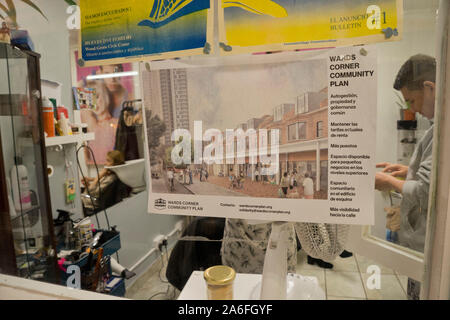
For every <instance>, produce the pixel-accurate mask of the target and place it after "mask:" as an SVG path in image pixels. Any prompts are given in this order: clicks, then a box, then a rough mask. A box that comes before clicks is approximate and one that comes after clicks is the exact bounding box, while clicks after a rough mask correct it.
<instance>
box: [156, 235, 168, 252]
mask: <svg viewBox="0 0 450 320" xmlns="http://www.w3.org/2000/svg"><path fill="white" fill-rule="evenodd" d="M165 238H166V237H165V236H164V235H162V234H158V235H157V236H156V237H154V238H153V246H154V247H155V248H156V250H159V251H162V246H163V245H164V240H165Z"/></svg>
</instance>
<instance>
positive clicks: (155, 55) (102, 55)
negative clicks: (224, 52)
mask: <svg viewBox="0 0 450 320" xmlns="http://www.w3.org/2000/svg"><path fill="white" fill-rule="evenodd" d="M212 4H213V2H212V1H211V2H210V0H170V1H167V0H133V1H122V0H108V1H92V0H80V10H81V37H80V47H81V52H82V58H83V60H84V61H85V62H86V64H87V65H98V64H112V63H123V62H125V61H124V60H129V59H133V60H139V59H141V60H142V58H143V57H145V58H146V59H147V60H148V59H165V58H173V57H180V56H186V55H195V54H202V53H203V50H204V49H205V46H207V43H208V42H209V43H211V41H210V40H209V39H210V38H211V37H212V19H211V16H212V14H213V13H212V11H213V9H212ZM105 60H107V61H105Z"/></svg>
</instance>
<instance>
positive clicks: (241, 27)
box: [219, 0, 403, 55]
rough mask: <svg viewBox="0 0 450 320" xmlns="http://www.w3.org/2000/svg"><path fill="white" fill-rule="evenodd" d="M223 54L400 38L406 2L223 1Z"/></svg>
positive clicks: (317, 0) (320, 46)
mask: <svg viewBox="0 0 450 320" xmlns="http://www.w3.org/2000/svg"><path fill="white" fill-rule="evenodd" d="M220 3H221V7H220V8H219V32H220V42H221V47H222V49H223V50H221V54H223V55H228V54H237V53H250V52H252V53H253V52H265V51H277V50H297V49H313V48H334V47H340V46H351V45H360V44H369V43H374V42H385V41H397V40H400V39H401V35H402V15H403V12H402V10H403V9H402V8H403V0H375V1H369V0H339V1H336V0H276V1H272V0H241V1H230V0H220Z"/></svg>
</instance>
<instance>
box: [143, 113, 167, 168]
mask: <svg viewBox="0 0 450 320" xmlns="http://www.w3.org/2000/svg"><path fill="white" fill-rule="evenodd" d="M165 131H166V124H165V123H164V122H163V121H161V119H159V117H158V115H155V116H153V115H152V112H151V111H147V137H148V148H149V154H150V165H155V164H157V163H158V158H159V157H160V156H159V154H160V151H159V147H160V144H161V142H160V139H161V137H162V136H163V135H164V132H165Z"/></svg>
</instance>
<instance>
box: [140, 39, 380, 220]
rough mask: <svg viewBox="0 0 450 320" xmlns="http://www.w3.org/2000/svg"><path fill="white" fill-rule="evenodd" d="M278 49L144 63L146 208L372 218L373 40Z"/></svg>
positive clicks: (288, 216)
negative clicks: (210, 60)
mask: <svg viewBox="0 0 450 320" xmlns="http://www.w3.org/2000/svg"><path fill="white" fill-rule="evenodd" d="M277 55H278V56H277ZM277 55H264V56H256V57H251V58H249V59H251V62H248V61H247V62H245V63H244V64H242V61H241V62H240V63H239V64H221V65H217V64H216V65H211V66H210V65H208V66H205V65H202V66H192V65H183V63H178V62H174V64H175V63H178V64H177V65H171V66H170V67H168V65H169V63H167V62H166V63H165V64H164V63H152V71H144V74H143V77H144V81H143V82H144V83H143V86H144V90H145V91H146V92H147V93H148V95H147V99H146V100H145V101H144V104H145V108H146V130H147V131H146V132H147V146H148V152H147V154H148V160H149V161H148V166H147V172H148V173H149V182H150V183H149V187H148V190H149V203H148V211H149V212H150V213H160V214H179V215H195V216H216V217H229V218H243V219H257V220H276V221H297V222H321V223H347V224H373V222H374V210H373V196H374V174H375V164H374V154H375V150H374V148H373V146H374V145H375V136H376V135H375V129H376V123H375V119H376V106H377V103H376V92H377V91H376V88H377V70H376V52H375V50H374V49H370V50H369V49H367V50H366V49H364V48H362V47H353V48H342V49H333V50H323V51H322V53H318V54H317V55H315V56H314V57H309V58H305V57H306V56H305V55H304V54H303V53H301V52H298V53H288V54H287V56H286V55H285V53H280V54H277ZM281 57H288V58H283V59H281V60H280V58H281Z"/></svg>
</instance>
